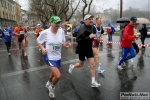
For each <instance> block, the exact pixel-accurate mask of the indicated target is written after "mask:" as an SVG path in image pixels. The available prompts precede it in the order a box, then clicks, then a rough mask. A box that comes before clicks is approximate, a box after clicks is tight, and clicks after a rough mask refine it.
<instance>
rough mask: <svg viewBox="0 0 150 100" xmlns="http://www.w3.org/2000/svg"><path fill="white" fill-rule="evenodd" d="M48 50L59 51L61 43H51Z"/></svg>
mask: <svg viewBox="0 0 150 100" xmlns="http://www.w3.org/2000/svg"><path fill="white" fill-rule="evenodd" d="M50 51H51V52H57V51H61V45H60V44H51V45H50Z"/></svg>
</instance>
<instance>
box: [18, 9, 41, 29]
mask: <svg viewBox="0 0 150 100" xmlns="http://www.w3.org/2000/svg"><path fill="white" fill-rule="evenodd" d="M21 14H22V22H23V25H24V26H30V27H32V26H35V25H36V22H38V23H40V22H39V19H38V18H37V15H36V14H35V13H34V12H31V11H26V10H21Z"/></svg>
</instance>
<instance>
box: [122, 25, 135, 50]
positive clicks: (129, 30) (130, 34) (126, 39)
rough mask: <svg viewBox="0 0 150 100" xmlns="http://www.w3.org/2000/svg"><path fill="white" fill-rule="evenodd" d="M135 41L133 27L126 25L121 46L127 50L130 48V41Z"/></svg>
mask: <svg viewBox="0 0 150 100" xmlns="http://www.w3.org/2000/svg"><path fill="white" fill-rule="evenodd" d="M133 40H135V36H134V27H133V26H131V25H130V24H128V25H127V26H126V27H125V29H124V32H123V36H122V41H121V46H122V47H123V48H129V47H130V46H132V41H133Z"/></svg>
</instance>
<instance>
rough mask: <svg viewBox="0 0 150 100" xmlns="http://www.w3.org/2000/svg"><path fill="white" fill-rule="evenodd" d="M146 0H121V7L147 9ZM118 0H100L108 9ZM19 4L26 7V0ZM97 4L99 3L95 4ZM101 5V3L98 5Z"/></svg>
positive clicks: (21, 0)
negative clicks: (102, 0) (103, 0)
mask: <svg viewBox="0 0 150 100" xmlns="http://www.w3.org/2000/svg"><path fill="white" fill-rule="evenodd" d="M148 1H150V0H123V9H128V8H129V7H133V8H139V9H141V10H148ZM119 3H120V0H106V1H105V2H102V5H103V6H102V7H101V8H103V9H108V8H110V7H112V8H114V9H118V4H119ZM19 4H20V5H21V6H22V9H25V10H27V9H28V0H19ZM96 5H99V4H96ZM99 6H101V4H100V5H99Z"/></svg>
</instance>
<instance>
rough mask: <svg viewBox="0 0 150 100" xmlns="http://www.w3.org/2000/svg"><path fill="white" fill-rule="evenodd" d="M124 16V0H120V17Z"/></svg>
mask: <svg viewBox="0 0 150 100" xmlns="http://www.w3.org/2000/svg"><path fill="white" fill-rule="evenodd" d="M121 17H122V0H120V18H121Z"/></svg>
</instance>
